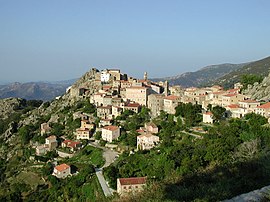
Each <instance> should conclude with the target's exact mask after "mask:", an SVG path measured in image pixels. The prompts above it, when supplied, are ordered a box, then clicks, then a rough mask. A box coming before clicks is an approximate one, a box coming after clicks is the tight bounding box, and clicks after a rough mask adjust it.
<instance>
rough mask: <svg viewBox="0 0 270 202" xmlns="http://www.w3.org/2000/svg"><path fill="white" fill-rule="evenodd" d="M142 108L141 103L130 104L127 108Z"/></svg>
mask: <svg viewBox="0 0 270 202" xmlns="http://www.w3.org/2000/svg"><path fill="white" fill-rule="evenodd" d="M139 106H141V105H140V104H139V103H129V104H127V105H126V106H125V107H139Z"/></svg>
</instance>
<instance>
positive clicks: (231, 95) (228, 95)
mask: <svg viewBox="0 0 270 202" xmlns="http://www.w3.org/2000/svg"><path fill="white" fill-rule="evenodd" d="M235 95H237V94H233V93H230V94H227V95H223V96H226V97H233V96H235Z"/></svg>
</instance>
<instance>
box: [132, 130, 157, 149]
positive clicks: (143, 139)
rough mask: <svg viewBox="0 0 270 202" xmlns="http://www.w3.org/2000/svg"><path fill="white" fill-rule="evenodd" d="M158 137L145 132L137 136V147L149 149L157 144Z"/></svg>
mask: <svg viewBox="0 0 270 202" xmlns="http://www.w3.org/2000/svg"><path fill="white" fill-rule="evenodd" d="M158 142H159V137H158V136H156V135H152V134H151V133H145V134H142V135H139V136H137V149H138V150H149V149H151V148H153V147H155V146H156V145H157V143H158Z"/></svg>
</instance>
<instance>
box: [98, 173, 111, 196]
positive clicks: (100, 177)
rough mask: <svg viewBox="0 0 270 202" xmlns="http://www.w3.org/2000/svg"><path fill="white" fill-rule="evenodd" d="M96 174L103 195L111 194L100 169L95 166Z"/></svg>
mask: <svg viewBox="0 0 270 202" xmlns="http://www.w3.org/2000/svg"><path fill="white" fill-rule="evenodd" d="M96 175H97V177H98V181H99V183H100V186H101V188H102V190H103V193H104V195H105V196H106V197H108V196H111V195H113V192H112V191H111V189H110V188H109V186H108V184H107V182H106V180H105V179H104V176H103V174H102V169H100V168H96Z"/></svg>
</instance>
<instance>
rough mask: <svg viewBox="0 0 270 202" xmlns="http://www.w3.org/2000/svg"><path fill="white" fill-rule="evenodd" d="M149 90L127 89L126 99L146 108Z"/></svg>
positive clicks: (145, 88) (141, 88)
mask: <svg viewBox="0 0 270 202" xmlns="http://www.w3.org/2000/svg"><path fill="white" fill-rule="evenodd" d="M149 94H150V90H149V88H147V87H143V86H142V87H129V88H126V99H128V100H130V101H133V102H136V103H139V104H140V105H143V106H147V97H148V95H149Z"/></svg>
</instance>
